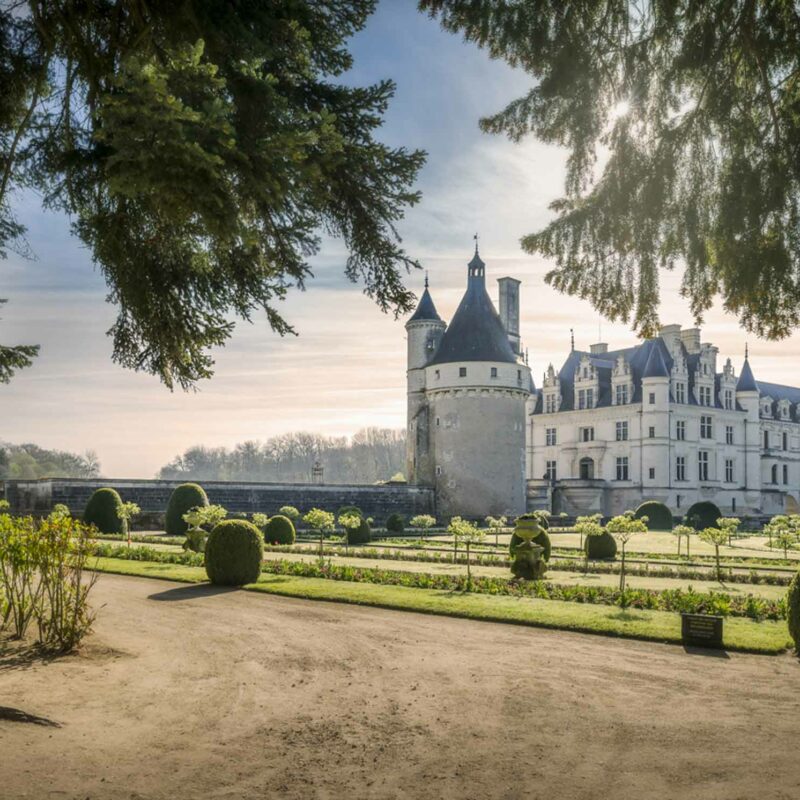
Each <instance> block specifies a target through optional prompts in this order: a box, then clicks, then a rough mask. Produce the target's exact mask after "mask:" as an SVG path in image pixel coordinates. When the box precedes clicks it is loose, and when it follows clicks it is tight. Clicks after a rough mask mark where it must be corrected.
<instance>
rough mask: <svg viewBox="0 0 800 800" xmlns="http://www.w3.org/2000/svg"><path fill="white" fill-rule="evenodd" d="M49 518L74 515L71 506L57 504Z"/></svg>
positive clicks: (64, 517) (63, 517)
mask: <svg viewBox="0 0 800 800" xmlns="http://www.w3.org/2000/svg"><path fill="white" fill-rule="evenodd" d="M0 510H2V509H0ZM137 513H138V512H137ZM48 516H49V518H50V519H67V518H69V517H71V516H72V513H71V512H70V510H69V506H67V505H65V504H64V503H56V504H55V505H54V506H53V510H52V511H51V512H50V513H49V514H48Z"/></svg>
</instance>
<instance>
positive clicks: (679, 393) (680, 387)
mask: <svg viewBox="0 0 800 800" xmlns="http://www.w3.org/2000/svg"><path fill="white" fill-rule="evenodd" d="M675 402H676V403H685V402H686V384H685V383H683V382H681V383H676V384H675Z"/></svg>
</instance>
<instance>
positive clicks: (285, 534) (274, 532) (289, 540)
mask: <svg viewBox="0 0 800 800" xmlns="http://www.w3.org/2000/svg"><path fill="white" fill-rule="evenodd" d="M294 540H295V530H294V523H293V522H292V521H291V520H290V519H289V517H284V516H283V515H282V514H276V515H275V516H274V517H270V518H269V520H267V524H266V525H265V526H264V541H265V542H266V543H267V544H294Z"/></svg>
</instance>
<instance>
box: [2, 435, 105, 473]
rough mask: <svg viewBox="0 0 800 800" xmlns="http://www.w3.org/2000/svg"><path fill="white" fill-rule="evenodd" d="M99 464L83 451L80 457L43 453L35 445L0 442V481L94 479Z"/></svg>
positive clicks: (95, 456)
mask: <svg viewBox="0 0 800 800" xmlns="http://www.w3.org/2000/svg"><path fill="white" fill-rule="evenodd" d="M99 475H100V462H99V461H98V460H97V455H96V454H95V453H94V452H92V451H91V450H87V451H86V452H85V453H84V454H83V455H79V454H77V453H68V452H66V451H65V450H46V449H45V448H43V447H39V446H38V445H35V444H4V443H3V442H0V480H32V479H35V478H97V477H99Z"/></svg>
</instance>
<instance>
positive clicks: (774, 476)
mask: <svg viewBox="0 0 800 800" xmlns="http://www.w3.org/2000/svg"><path fill="white" fill-rule="evenodd" d="M771 477H772V483H777V482H778V465H777V464H773V465H772V475H771Z"/></svg>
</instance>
